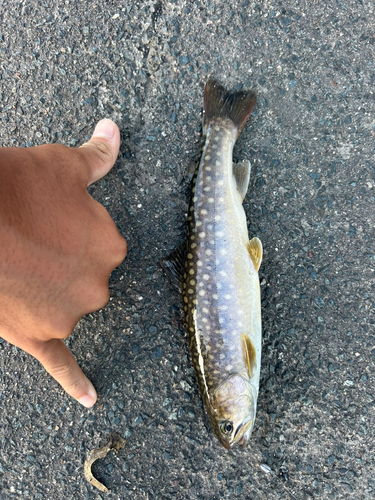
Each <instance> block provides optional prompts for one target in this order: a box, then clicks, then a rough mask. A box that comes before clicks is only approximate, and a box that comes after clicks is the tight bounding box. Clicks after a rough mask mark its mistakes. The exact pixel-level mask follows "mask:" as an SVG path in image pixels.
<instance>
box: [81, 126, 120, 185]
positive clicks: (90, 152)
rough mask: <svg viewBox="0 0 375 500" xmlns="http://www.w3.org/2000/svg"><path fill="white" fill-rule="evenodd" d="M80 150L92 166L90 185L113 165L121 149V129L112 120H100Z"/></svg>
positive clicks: (88, 180) (89, 178) (89, 177)
mask: <svg viewBox="0 0 375 500" xmlns="http://www.w3.org/2000/svg"><path fill="white" fill-rule="evenodd" d="M78 149H79V150H81V151H82V153H83V154H84V155H85V157H86V159H87V161H88V163H89V165H90V168H89V175H88V179H87V185H88V186H89V185H90V184H92V183H93V182H96V181H97V180H98V179H101V178H102V177H104V176H105V175H106V174H107V173H108V172H109V171H110V170H111V168H112V167H113V165H114V163H115V161H116V158H117V156H118V152H119V149H120V131H119V128H118V126H117V125H116V124H115V123H114V122H113V121H112V120H107V119H106V120H100V122H98V124H97V125H96V127H95V130H94V133H93V134H92V137H91V139H90V140H89V142H86V143H85V144H82V146H81V147H80V148H78Z"/></svg>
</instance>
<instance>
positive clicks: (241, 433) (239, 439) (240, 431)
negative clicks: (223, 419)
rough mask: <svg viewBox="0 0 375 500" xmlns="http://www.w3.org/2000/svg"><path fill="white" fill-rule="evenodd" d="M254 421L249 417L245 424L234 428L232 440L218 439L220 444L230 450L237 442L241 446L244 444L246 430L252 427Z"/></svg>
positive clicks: (245, 441)
mask: <svg viewBox="0 0 375 500" xmlns="http://www.w3.org/2000/svg"><path fill="white" fill-rule="evenodd" d="M253 423H254V420H253V419H252V418H250V419H249V420H248V421H247V422H246V423H245V424H240V425H239V426H238V428H237V430H236V433H235V435H234V439H233V441H232V442H230V443H229V442H228V441H224V440H220V442H221V444H222V445H223V446H224V448H226V449H227V450H230V449H231V448H232V447H233V446H234V445H235V444H237V443H238V444H239V445H240V446H243V445H244V444H246V443H247V441H248V439H246V438H245V435H246V433H247V431H248V430H249V429H250V428H251V427H252V425H253Z"/></svg>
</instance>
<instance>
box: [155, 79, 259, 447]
mask: <svg viewBox="0 0 375 500" xmlns="http://www.w3.org/2000/svg"><path fill="white" fill-rule="evenodd" d="M255 103H256V94H255V92H253V91H237V92H230V91H227V90H226V88H225V87H224V86H222V85H221V84H220V83H219V82H218V81H217V80H216V79H215V78H213V77H210V78H209V79H208V81H207V83H206V85H205V91H204V110H203V139H204V146H203V149H202V155H201V158H200V161H199V162H198V163H197V165H196V168H195V171H194V173H193V175H192V180H191V197H190V203H189V211H188V217H187V223H188V224H187V226H188V227H187V240H186V242H184V243H183V244H182V245H180V247H178V248H177V249H176V250H174V251H173V252H172V254H171V255H170V256H169V257H168V258H167V259H165V261H164V267H165V269H167V270H168V273H169V275H170V276H172V278H173V281H174V283H176V284H177V285H178V286H179V288H180V290H181V292H182V298H183V304H184V313H185V322H186V328H187V333H188V339H189V344H190V349H191V355H192V360H193V365H194V369H195V373H196V377H197V380H198V385H199V389H200V393H201V396H202V399H203V403H204V406H205V408H206V412H207V414H208V417H209V419H210V422H211V425H212V428H213V430H214V432H215V434H216V436H217V438H218V440H219V442H220V443H221V444H222V445H223V446H224V447H225V448H227V449H230V448H232V446H233V445H235V444H236V443H238V444H240V445H244V444H246V443H247V442H248V441H249V439H250V436H251V433H252V430H253V427H254V422H255V415H256V407H257V399H258V392H259V377H260V364H261V345H262V322H261V300H260V286H259V277H258V270H259V266H260V264H261V261H262V254H263V248H262V243H261V241H260V240H259V239H258V238H257V237H254V238H252V239H251V240H249V236H248V230H247V222H246V215H245V211H244V208H243V205H242V203H243V200H244V198H245V195H246V192H247V189H248V184H249V179H250V170H251V165H250V162H249V161H243V162H241V163H238V164H234V163H233V147H234V144H235V142H236V140H237V138H238V136H239V134H240V132H241V130H242V128H243V126H244V125H245V123H246V122H247V120H248V118H249V116H250V114H251V113H252V111H253V108H254V106H255Z"/></svg>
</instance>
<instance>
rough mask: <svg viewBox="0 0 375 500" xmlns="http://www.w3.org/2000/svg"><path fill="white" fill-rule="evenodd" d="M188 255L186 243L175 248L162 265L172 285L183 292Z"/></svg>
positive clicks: (162, 261)
mask: <svg viewBox="0 0 375 500" xmlns="http://www.w3.org/2000/svg"><path fill="white" fill-rule="evenodd" d="M186 254H187V242H186V241H184V242H183V243H182V244H181V245H180V246H178V247H177V248H175V249H174V250H173V252H172V253H171V254H170V255H168V257H167V258H166V259H162V260H161V261H160V264H161V266H162V268H163V269H164V271H165V272H166V274H167V276H168V278H169V279H170V280H171V283H172V284H173V285H174V286H175V287H177V289H178V290H180V291H181V284H182V274H183V269H184V266H185V260H186Z"/></svg>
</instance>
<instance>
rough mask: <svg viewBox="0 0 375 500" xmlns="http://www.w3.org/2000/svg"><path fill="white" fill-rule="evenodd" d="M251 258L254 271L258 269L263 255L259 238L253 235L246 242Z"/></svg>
mask: <svg viewBox="0 0 375 500" xmlns="http://www.w3.org/2000/svg"><path fill="white" fill-rule="evenodd" d="M247 249H248V251H249V254H250V257H251V260H252V261H253V264H254V267H255V270H256V272H258V271H259V268H260V264H261V262H262V257H263V246H262V242H261V241H260V239H259V238H257V237H255V238H253V239H252V240H250V241H249V242H248V244H247Z"/></svg>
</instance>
